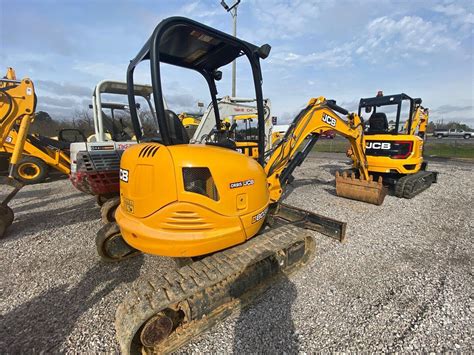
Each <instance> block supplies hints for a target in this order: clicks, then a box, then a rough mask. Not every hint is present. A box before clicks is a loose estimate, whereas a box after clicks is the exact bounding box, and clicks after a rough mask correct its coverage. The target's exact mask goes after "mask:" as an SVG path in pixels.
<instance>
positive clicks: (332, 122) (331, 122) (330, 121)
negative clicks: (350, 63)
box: [322, 113, 336, 127]
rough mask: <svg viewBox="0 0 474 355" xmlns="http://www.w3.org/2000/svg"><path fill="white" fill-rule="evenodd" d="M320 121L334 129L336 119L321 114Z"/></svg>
mask: <svg viewBox="0 0 474 355" xmlns="http://www.w3.org/2000/svg"><path fill="white" fill-rule="evenodd" d="M322 120H323V122H326V123H327V124H328V125H330V126H333V127H336V119H335V118H333V117H331V116H329V115H326V114H325V113H324V114H323V118H322Z"/></svg>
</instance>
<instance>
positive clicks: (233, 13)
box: [221, 0, 240, 97]
mask: <svg viewBox="0 0 474 355" xmlns="http://www.w3.org/2000/svg"><path fill="white" fill-rule="evenodd" d="M239 4H240V0H237V1H236V2H235V3H234V4H233V5H232V6H230V7H229V6H228V5H227V4H226V3H225V1H224V0H222V1H221V5H222V7H223V8H224V10H226V11H227V12H229V13H230V14H231V16H232V19H233V22H234V30H233V33H232V34H233V36H234V37H237V7H238V5H239ZM236 77H237V63H236V61H235V59H234V61H233V62H232V97H235V96H236V95H237V93H236V87H235V86H236V85H235V82H236Z"/></svg>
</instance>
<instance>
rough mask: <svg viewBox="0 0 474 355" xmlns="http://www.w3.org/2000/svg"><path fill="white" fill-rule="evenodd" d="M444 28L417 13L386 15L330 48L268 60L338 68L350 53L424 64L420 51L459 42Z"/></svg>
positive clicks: (441, 48) (284, 53)
mask: <svg viewBox="0 0 474 355" xmlns="http://www.w3.org/2000/svg"><path fill="white" fill-rule="evenodd" d="M446 32H447V31H446V27H445V26H444V25H442V24H433V23H432V22H430V21H426V20H424V19H422V18H421V17H418V16H404V17H402V18H400V19H399V20H397V19H393V18H390V17H387V16H383V17H379V18H376V19H375V20H373V21H371V22H370V23H369V24H368V25H367V26H366V28H365V30H364V31H363V32H362V33H361V34H360V35H359V36H358V37H357V38H355V39H353V40H352V41H348V42H346V43H343V44H336V45H335V46H334V47H333V48H332V49H327V50H324V51H318V52H311V53H296V52H295V51H281V52H278V51H274V53H273V54H272V56H271V57H270V59H269V61H270V62H271V63H273V64H276V65H288V66H291V65H295V64H298V65H317V66H318V67H323V68H324V67H326V68H338V67H347V66H352V65H353V56H354V55H357V56H358V57H359V58H360V59H361V60H363V61H368V62H370V63H376V62H380V61H385V62H388V63H393V62H397V61H399V60H406V59H408V58H415V59H416V62H417V63H418V64H420V65H425V64H427V61H426V60H424V59H423V56H422V54H427V53H435V52H442V51H445V50H446V49H450V50H454V49H456V48H458V46H459V42H458V41H457V40H455V39H453V38H451V37H449V36H448V35H447V34H446Z"/></svg>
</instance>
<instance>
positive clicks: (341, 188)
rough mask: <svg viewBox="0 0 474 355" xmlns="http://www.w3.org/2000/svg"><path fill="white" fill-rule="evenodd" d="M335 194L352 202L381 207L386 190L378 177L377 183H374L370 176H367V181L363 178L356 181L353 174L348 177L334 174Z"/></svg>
mask: <svg viewBox="0 0 474 355" xmlns="http://www.w3.org/2000/svg"><path fill="white" fill-rule="evenodd" d="M336 194H337V195H338V196H341V197H345V198H350V199H352V200H358V201H363V202H367V203H371V204H374V205H381V204H382V203H383V200H384V199H385V196H386V195H387V189H386V188H385V187H384V186H383V183H382V177H379V178H378V181H374V177H373V176H372V175H370V176H369V180H364V178H363V177H361V178H360V179H356V178H355V174H354V173H352V174H351V176H350V177H348V176H347V173H345V172H344V173H343V174H342V176H341V175H340V174H339V173H336Z"/></svg>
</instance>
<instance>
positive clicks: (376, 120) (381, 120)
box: [367, 112, 388, 134]
mask: <svg viewBox="0 0 474 355" xmlns="http://www.w3.org/2000/svg"><path fill="white" fill-rule="evenodd" d="M387 131H388V121H387V115H386V114H385V113H383V112H375V113H374V114H372V116H370V118H369V131H368V132H367V133H369V134H377V133H387Z"/></svg>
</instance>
